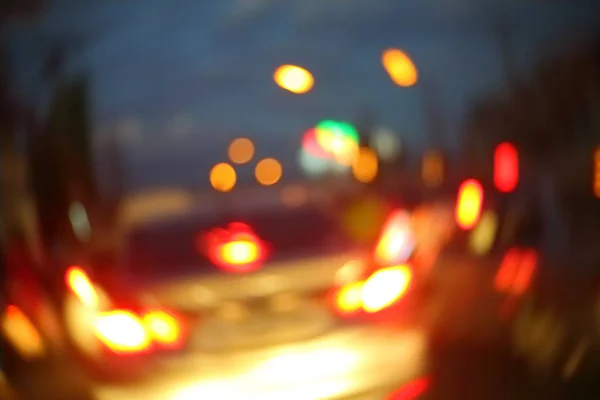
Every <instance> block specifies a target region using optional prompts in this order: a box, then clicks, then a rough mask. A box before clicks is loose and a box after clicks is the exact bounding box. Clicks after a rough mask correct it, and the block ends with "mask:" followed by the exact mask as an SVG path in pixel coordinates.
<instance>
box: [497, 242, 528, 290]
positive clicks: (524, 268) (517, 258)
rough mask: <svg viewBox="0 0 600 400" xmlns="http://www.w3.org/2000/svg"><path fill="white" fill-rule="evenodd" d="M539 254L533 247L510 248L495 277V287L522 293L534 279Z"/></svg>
mask: <svg viewBox="0 0 600 400" xmlns="http://www.w3.org/2000/svg"><path fill="white" fill-rule="evenodd" d="M537 260H538V255H537V253H536V252H535V251H534V250H531V249H510V250H508V251H507V252H506V254H505V255H504V258H503V259H502V263H501V264H500V268H499V269H498V272H497V273H496V276H495V277H494V288H495V289H496V290H497V291H498V292H501V293H507V294H513V295H522V294H524V293H525V292H526V291H527V290H528V289H529V287H530V286H531V282H532V280H533V276H534V274H535V270H536V268H537Z"/></svg>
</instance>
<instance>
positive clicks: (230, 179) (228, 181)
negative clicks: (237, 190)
mask: <svg viewBox="0 0 600 400" xmlns="http://www.w3.org/2000/svg"><path fill="white" fill-rule="evenodd" d="M236 181H237V176H236V174H235V170H234V169H233V167H232V166H231V165H229V164H227V163H219V164H217V165H215V166H214V167H212V169H211V170H210V185H211V186H212V187H213V188H214V189H215V190H218V191H219V192H229V191H230V190H231V189H233V187H234V186H235V183H236Z"/></svg>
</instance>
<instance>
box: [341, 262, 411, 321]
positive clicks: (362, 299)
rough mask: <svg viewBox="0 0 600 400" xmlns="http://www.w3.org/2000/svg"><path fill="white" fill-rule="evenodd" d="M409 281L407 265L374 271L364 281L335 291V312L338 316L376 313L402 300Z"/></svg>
mask: <svg viewBox="0 0 600 400" xmlns="http://www.w3.org/2000/svg"><path fill="white" fill-rule="evenodd" d="M411 281H412V271H411V269H410V267H409V266H408V265H395V266H392V267H387V268H382V269H378V270H376V271H375V272H374V273H373V274H371V275H370V276H369V277H368V278H367V279H365V280H360V281H356V282H351V283H347V284H345V285H343V286H342V287H341V288H339V289H338V290H337V292H336V296H335V306H336V310H337V311H338V312H340V313H342V314H352V313H356V312H359V311H364V312H366V313H369V314H371V313H376V312H378V311H381V310H384V309H386V308H388V307H390V306H392V305H394V304H395V303H397V302H398V301H399V300H400V299H402V298H403V297H404V295H405V294H406V292H407V291H408V289H409V287H410V284H411Z"/></svg>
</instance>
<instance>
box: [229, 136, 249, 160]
mask: <svg viewBox="0 0 600 400" xmlns="http://www.w3.org/2000/svg"><path fill="white" fill-rule="evenodd" d="M227 155H228V156H229V159H230V160H231V162H233V163H236V164H245V163H247V162H248V161H250V160H251V159H252V157H254V144H253V143H252V141H251V140H250V139H248V138H237V139H234V140H233V141H232V142H231V143H230V144H229V148H228V149H227Z"/></svg>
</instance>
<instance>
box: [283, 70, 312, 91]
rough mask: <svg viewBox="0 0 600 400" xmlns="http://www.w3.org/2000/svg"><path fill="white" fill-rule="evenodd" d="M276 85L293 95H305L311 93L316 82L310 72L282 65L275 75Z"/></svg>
mask: <svg viewBox="0 0 600 400" xmlns="http://www.w3.org/2000/svg"><path fill="white" fill-rule="evenodd" d="M273 79H274V80H275V83H277V85H279V86H280V87H281V88H283V89H285V90H288V91H290V92H292V93H296V94H303V93H307V92H308V91H310V90H311V89H312V87H313V85H314V83H315V80H314V78H313V76H312V74H311V73H310V72H308V71H307V70H306V69H304V68H302V67H298V66H296V65H282V66H280V67H279V68H277V69H276V70H275V73H274V74H273Z"/></svg>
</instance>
